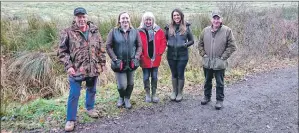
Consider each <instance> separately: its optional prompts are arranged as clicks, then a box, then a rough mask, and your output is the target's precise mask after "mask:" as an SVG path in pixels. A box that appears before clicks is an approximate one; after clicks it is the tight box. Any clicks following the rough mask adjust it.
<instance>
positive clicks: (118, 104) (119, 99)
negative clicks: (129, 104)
mask: <svg viewBox="0 0 299 133" xmlns="http://www.w3.org/2000/svg"><path fill="white" fill-rule="evenodd" d="M124 104H125V102H124V99H123V98H121V97H119V98H118V100H117V105H116V106H117V107H118V108H121V107H122V106H123V105H124Z"/></svg>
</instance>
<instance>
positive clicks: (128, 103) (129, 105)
mask: <svg viewBox="0 0 299 133" xmlns="http://www.w3.org/2000/svg"><path fill="white" fill-rule="evenodd" d="M124 101H125V107H126V108H127V109H131V108H132V105H131V103H130V99H129V98H127V97H125V99H124Z"/></svg>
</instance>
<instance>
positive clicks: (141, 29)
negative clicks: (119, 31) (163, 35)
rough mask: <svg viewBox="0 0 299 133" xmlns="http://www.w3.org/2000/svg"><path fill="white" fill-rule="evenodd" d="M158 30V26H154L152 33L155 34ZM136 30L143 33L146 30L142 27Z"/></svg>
mask: <svg viewBox="0 0 299 133" xmlns="http://www.w3.org/2000/svg"><path fill="white" fill-rule="evenodd" d="M160 29H161V28H160V26H158V25H154V28H153V30H154V32H157V31H158V30H160ZM138 30H139V31H142V32H144V33H145V30H146V29H145V28H144V27H142V28H138Z"/></svg>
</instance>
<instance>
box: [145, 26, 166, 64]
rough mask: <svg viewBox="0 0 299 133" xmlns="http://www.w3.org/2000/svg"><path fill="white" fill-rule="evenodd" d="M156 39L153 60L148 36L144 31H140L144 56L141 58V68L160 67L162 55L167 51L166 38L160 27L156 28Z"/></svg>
mask: <svg viewBox="0 0 299 133" xmlns="http://www.w3.org/2000/svg"><path fill="white" fill-rule="evenodd" d="M154 33H155V38H154V51H153V60H151V58H150V57H149V55H148V42H147V36H146V33H145V31H144V29H139V34H140V37H141V41H142V54H141V57H140V66H141V67H142V68H153V67H159V66H160V62H161V58H162V54H163V53H164V51H165V49H166V43H167V41H166V38H165V34H164V32H163V30H162V29H161V28H160V27H159V26H155V28H154Z"/></svg>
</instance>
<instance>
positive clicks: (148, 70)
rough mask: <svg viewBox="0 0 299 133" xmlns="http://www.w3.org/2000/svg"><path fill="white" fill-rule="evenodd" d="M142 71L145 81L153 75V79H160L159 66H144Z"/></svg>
mask: <svg viewBox="0 0 299 133" xmlns="http://www.w3.org/2000/svg"><path fill="white" fill-rule="evenodd" d="M142 71H143V81H146V80H149V77H152V80H158V67H153V68H142Z"/></svg>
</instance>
